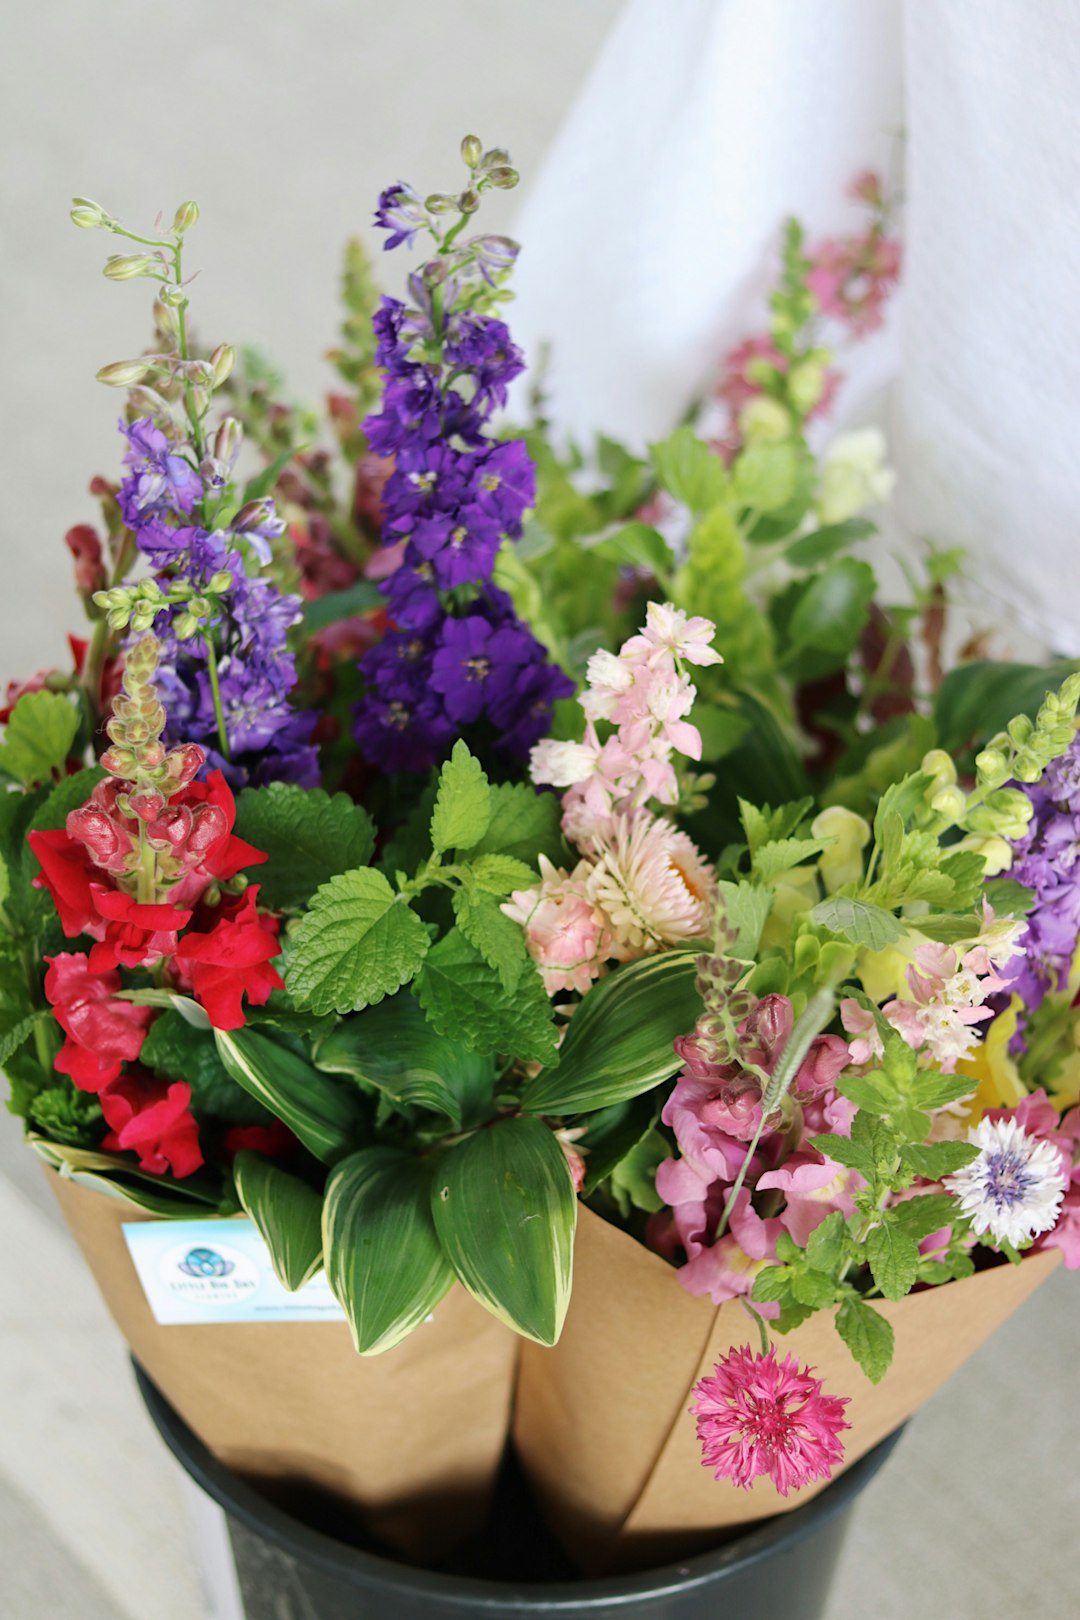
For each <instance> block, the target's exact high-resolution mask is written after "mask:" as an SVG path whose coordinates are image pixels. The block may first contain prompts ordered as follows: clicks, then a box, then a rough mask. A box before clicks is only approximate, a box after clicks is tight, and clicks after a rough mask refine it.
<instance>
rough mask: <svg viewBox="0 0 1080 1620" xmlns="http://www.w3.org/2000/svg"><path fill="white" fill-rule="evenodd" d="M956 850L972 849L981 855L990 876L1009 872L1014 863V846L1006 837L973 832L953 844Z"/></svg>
mask: <svg viewBox="0 0 1080 1620" xmlns="http://www.w3.org/2000/svg"><path fill="white" fill-rule="evenodd" d="M952 848H953V849H954V850H970V851H971V852H972V854H975V855H981V856H982V860H983V867H984V870H985V874H986V876H987V877H988V878H990V877H997V876H998V875H999V874H1000V873H1001V872H1007V871H1008V870H1009V867H1010V866H1011V865H1012V860H1013V848H1012V845H1011V844H1009V843H1006V841H1005V839H1004V838H996V837H993V836H987V835H986V834H983V833H971V834H970V835H969V836H968V837H967V838H961V840H960V842H959V843H958V844H953V846H952Z"/></svg>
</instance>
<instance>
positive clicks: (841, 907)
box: [810, 894, 904, 951]
mask: <svg viewBox="0 0 1080 1620" xmlns="http://www.w3.org/2000/svg"><path fill="white" fill-rule="evenodd" d="M810 921H811V922H814V923H817V925H818V927H819V928H828V929H829V930H830V931H831V932H832V933H834V934H843V936H844V938H845V939H850V940H851V942H852V944H854V945H865V946H866V948H867V950H871V951H883V950H884V949H885V947H886V945H891V944H893V943H894V941H896V940H898V939H900V938H901V936H902V935H903V932H904V929H903V925H902V924H901V923H900V922H899V921H898V920H897V918H896V917H894V916H893V914H892V912H891V911H886V910H884V908H883V907H882V906H872V905H869V904H868V903H867V902H866V901H865V900H849V899H847V898H845V897H844V896H842V895H838V894H834V895H831V896H830V897H829V899H827V900H821V901H819V902H818V904H817V905H816V906H815V907H814V909H813V910H812V911H811V913H810Z"/></svg>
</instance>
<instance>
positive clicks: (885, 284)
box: [806, 220, 901, 337]
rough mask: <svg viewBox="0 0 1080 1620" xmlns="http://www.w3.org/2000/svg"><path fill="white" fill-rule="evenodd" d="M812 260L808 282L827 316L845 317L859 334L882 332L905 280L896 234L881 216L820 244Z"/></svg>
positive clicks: (834, 317)
mask: <svg viewBox="0 0 1080 1620" xmlns="http://www.w3.org/2000/svg"><path fill="white" fill-rule="evenodd" d="M810 258H811V266H810V270H809V272H808V273H807V277H806V284H807V286H808V287H809V289H810V291H811V292H812V293H813V295H814V298H815V299H816V301H817V305H818V308H819V309H820V310H821V312H822V314H823V315H829V316H831V317H832V318H833V319H834V320H837V321H840V322H841V324H842V325H844V326H846V327H847V328H848V330H849V331H850V332H851V334H852V335H853V336H854V337H865V336H866V334H867V333H868V332H873V331H876V330H877V328H878V327H880V326H881V325H882V324H883V322H884V319H885V315H884V310H885V305H886V304H887V303H888V301H889V297H890V295H891V293H892V291H893V289H894V287H895V286H896V283H897V282H898V281H899V279H900V260H901V250H900V243H899V242H898V241H897V240H896V238H895V237H891V236H886V235H885V232H884V231H883V230H882V228H881V225H880V223H879V222H878V221H876V220H875V222H874V223H873V224H872V225H871V226H870V228H869V229H868V230H866V231H864V232H863V233H862V234H861V235H858V236H844V237H834V238H831V239H830V240H828V241H825V242H820V243H818V245H817V247H816V248H813V249H812V250H811V253H810Z"/></svg>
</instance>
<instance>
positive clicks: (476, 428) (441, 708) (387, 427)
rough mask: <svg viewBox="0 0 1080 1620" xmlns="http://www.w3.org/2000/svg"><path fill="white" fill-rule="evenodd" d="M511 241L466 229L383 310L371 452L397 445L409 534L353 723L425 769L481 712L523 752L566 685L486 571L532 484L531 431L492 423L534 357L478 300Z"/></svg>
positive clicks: (397, 510)
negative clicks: (498, 428)
mask: <svg viewBox="0 0 1080 1620" xmlns="http://www.w3.org/2000/svg"><path fill="white" fill-rule="evenodd" d="M399 192H401V193H402V194H403V188H391V192H384V193H383V196H382V198H380V203H379V207H380V214H381V216H382V217H381V218H380V221H379V222H380V223H381V224H383V225H384V226H385V228H387V229H393V230H394V231H395V233H396V235H395V237H394V238H392V239H391V241H390V242H388V243H387V246H392V245H396V242H397V241H398V240H404V239H405V235H404V232H405V212H404V210H405V209H406V207H407V206H412V205H413V204H414V203H415V201H416V194H415V193H412V192H410V193H408V196H407V197H406V199H405V202H404V203H403V202H402V201H401V197H400V196H399ZM409 218H410V219H412V216H411V215H410V216H409ZM412 228H413V234H415V230H416V229H418V228H419V225H418V224H417V223H416V222H415V220H413V223H412ZM516 251H517V250H516V247H515V246H514V244H513V243H511V242H508V241H507V240H506V239H505V238H500V237H490V238H487V237H485V238H480V237H477V238H472V239H470V241H469V242H467V243H463V244H461V245H460V247H459V248H458V249H455V250H453V252H452V253H451V254H448V255H446V256H445V257H443V258H442V259H440V260H439V261H437V266H436V267H433V266H426V267H425V268H424V270H423V271H421V272H418V273H414V274H413V275H411V276H410V277H409V278H408V286H409V292H410V295H411V297H412V299H413V303H414V307H409V306H407V305H406V304H404V303H402V302H401V301H400V300H399V299H396V298H389V297H384V298H383V300H382V303H381V306H380V308H379V310H378V312H377V313H376V315H375V317H374V321H373V327H374V332H375V339H376V360H377V363H378V364H379V366H381V368H382V370H383V372H384V377H385V381H384V386H383V396H382V401H381V408H380V410H379V412H378V413H377V414H376V415H373V416H369V417H368V418H367V420H366V421H365V423H364V432H365V434H366V435H367V440H368V445H369V447H370V448H371V449H372V450H373V451H374V452H375V453H376V454H378V455H381V456H386V457H388V458H393V469H392V471H391V473H390V475H389V477H388V478H387V480H386V483H385V485H384V486H383V490H382V497H381V499H382V508H383V520H384V521H383V540H384V543H385V544H387V545H396V544H399V543H400V542H401V541H402V540H404V541H406V542H407V543H406V545H405V548H404V551H403V553H402V559H401V563H400V565H399V567H398V568H397V570H396V571H395V572H394V573H393V574H391V575H390V576H389V578H388V579H387V580H386V581H385V582H384V584H383V587H382V588H383V590H384V592H385V594H386V597H387V613H388V616H389V618H390V620H391V624H392V626H393V628H392V629H391V631H390V633H389V634H388V635H387V637H386V640H385V641H384V642H383V643H382V645H381V646H379V647H377V648H374V649H373V650H372V651H371V652H369V653H368V654H366V655H365V657H364V659H363V660H362V662H361V665H360V669H361V673H362V674H363V676H364V680H365V685H366V691H365V696H364V698H363V700H362V702H361V704H360V706H359V710H358V713H357V718H356V725H355V735H356V738H357V741H358V742H359V744H360V746H361V748H362V750H363V752H364V754H365V756H366V757H367V758H368V759H369V760H371V761H372V763H374V764H377V765H379V766H381V767H382V768H383V769H384V770H389V771H393V770H424V769H427V768H429V767H430V766H431V765H432V764H434V763H435V762H436V761H437V760H438V758H439V756H440V753H441V752H443V751H444V750H445V749H446V747H447V746H448V744H449V743H450V741H452V739H453V738H454V736H456V735H457V733H458V731H459V730H460V728H461V727H462V726H469V725H475V724H478V723H480V722H483V723H485V724H486V725H487V726H488V727H489V730H490V731H491V732H492V733H493V734H494V735H493V741H494V744H495V746H497V747H498V748H499V749H500V750H501V751H503V752H505V753H508V754H510V755H513V756H515V757H523V756H524V755H525V754H526V753H527V752H528V749H529V748H530V747H531V745H532V744H533V743H534V742H536V741H537V740H538V739H539V738H540V737H542V736H543V735H544V733H545V731H546V729H547V728H548V723H549V720H550V715H551V705H552V703H553V702H554V701H555V699H556V698H557V697H560V696H562V695H564V694H568V693H569V692H570V691H571V690H572V683H571V682H570V681H569V679H568V678H567V677H566V676H565V675H564V674H563V672H562V671H561V670H558V669H555V668H553V667H552V666H551V665H550V664H549V663H548V661H547V655H546V653H545V651H544V648H543V647H542V646H541V645H540V643H539V642H538V641H537V640H536V638H535V637H534V636H533V635H532V633H531V632H530V631H529V630H528V629H527V628H526V626H525V625H523V624H522V623H521V622H520V620H519V619H518V618H517V616H516V614H515V613H514V610H513V607H512V605H511V603H510V599H509V597H507V596H505V595H504V594H503V593H502V592H501V591H496V590H495V589H494V588H493V587H492V585H491V583H490V582H491V578H492V572H493V569H494V566H495V559H496V556H497V554H498V551H499V547H500V544H501V543H502V540H503V537H504V536H505V537H507V538H509V539H511V540H514V539H517V538H518V537H519V536H520V534H521V532H522V519H523V516H524V514H525V512H526V510H527V509H528V508H529V507H530V506H531V505H532V504H533V502H534V500H535V496H536V471H535V468H534V467H533V464H532V461H531V460H530V458H529V454H528V451H527V449H526V447H525V445H524V443H523V442H522V441H521V440H509V441H506V442H502V441H499V440H497V439H495V438H493V437H492V435H491V431H490V418H491V416H492V413H493V412H494V411H495V410H496V409H497V408H498V407H500V406H502V405H504V404H505V403H506V398H507V389H508V387H509V385H510V383H511V382H512V381H513V379H514V378H515V377H517V376H518V375H519V374H520V372H521V371H522V370H523V368H524V363H523V360H522V357H521V353H520V351H519V349H518V348H517V347H516V345H515V344H514V342H513V340H512V339H511V336H510V333H509V330H508V329H507V327H506V325H505V323H504V322H503V321H501V320H497V319H495V318H494V317H493V316H491V315H488V314H485V313H483V310H482V309H481V308H478V307H475V306H476V304H477V300H478V294H477V289H480V297H479V302H480V303H481V304H482V302H483V296H482V288H483V284H484V283H487V284H489V285H494V284H495V280H494V278H495V277H497V276H498V275H499V274H500V273H501V272H502V271H504V270H506V269H508V268H509V267H510V265H511V264H512V263H513V260H514V257H515V254H516ZM448 269H449V270H451V271H452V272H454V273H453V274H451V275H449V276H447V275H446V271H447V270H448ZM463 303H464V304H465V306H466V307H464V308H463V307H462V305H463ZM450 593H452V595H451V594H450Z"/></svg>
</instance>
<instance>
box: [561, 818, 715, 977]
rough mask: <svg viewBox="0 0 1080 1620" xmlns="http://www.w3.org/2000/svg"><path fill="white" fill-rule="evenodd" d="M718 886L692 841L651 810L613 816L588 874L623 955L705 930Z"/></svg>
mask: <svg viewBox="0 0 1080 1620" xmlns="http://www.w3.org/2000/svg"><path fill="white" fill-rule="evenodd" d="M715 887H716V877H715V874H714V872H713V869H712V867H711V866H710V865H709V863H708V861H706V860H705V859H704V857H703V856H702V854H701V852H700V851H699V850H698V848H697V846H696V845H695V844H694V843H693V841H692V840H691V839H690V838H688V837H687V835H686V834H685V833H683V832H679V831H678V829H677V828H676V827H674V826H672V824H671V822H670V821H663V820H657V819H656V818H654V817H653V816H650V815H649V814H648V813H646V812H638V813H637V814H635V815H619V816H616V817H615V818H614V821H613V825H612V827H611V829H610V831H609V832H608V833H607V834H606V836H605V837H604V838H603V840H602V841H599V842H598V843H597V845H596V849H595V865H594V867H593V870H592V873H591V874H590V876H589V879H588V890H589V896H590V898H591V899H592V900H593V901H594V903H595V904H596V905H598V906H599V907H601V909H602V910H603V912H604V913H605V915H606V917H607V919H608V922H609V924H610V927H611V932H612V935H613V938H614V945H615V954H617V955H619V956H620V957H622V958H623V959H627V958H629V957H631V956H641V955H644V954H645V953H646V952H649V951H655V950H658V949H659V948H660V947H661V946H663V945H677V944H679V942H680V941H682V940H686V939H698V938H700V937H701V936H702V935H704V934H706V933H707V932H708V926H709V918H710V915H711V909H712V901H713V896H714V893H715Z"/></svg>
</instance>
